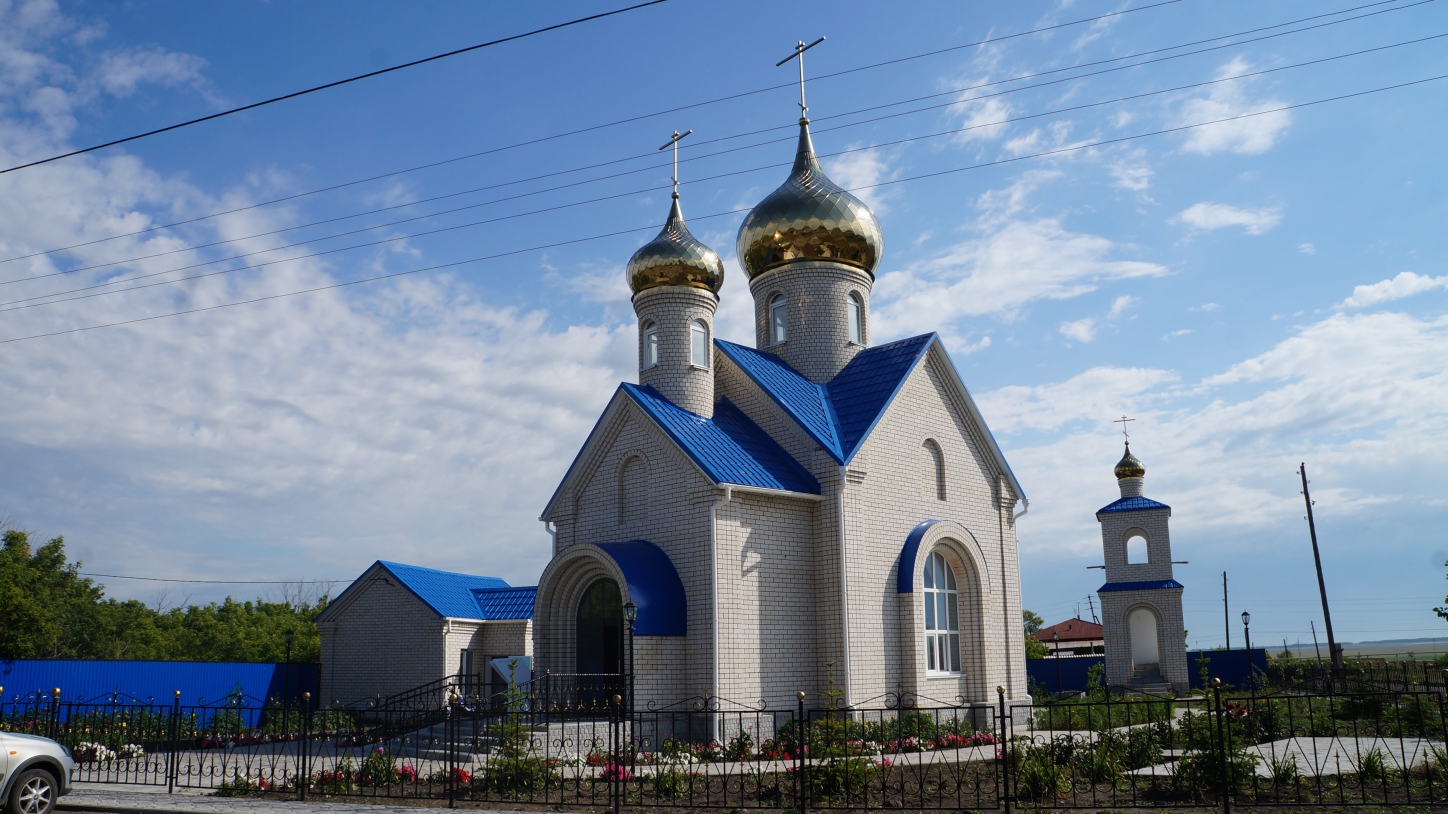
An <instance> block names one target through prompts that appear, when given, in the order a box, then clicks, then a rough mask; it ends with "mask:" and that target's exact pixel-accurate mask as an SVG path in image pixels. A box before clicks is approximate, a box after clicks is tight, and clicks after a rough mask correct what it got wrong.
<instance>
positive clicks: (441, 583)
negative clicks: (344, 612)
mask: <svg viewBox="0 0 1448 814" xmlns="http://www.w3.org/2000/svg"><path fill="white" fill-rule="evenodd" d="M377 564H378V565H380V566H382V567H383V568H385V569H387V572H388V573H390V574H392V576H394V577H396V578H397V581H398V582H399V583H401V584H402V586H403V587H404V588H406V589H407V590H409V591H412V593H413V594H414V595H415V596H417V598H418V599H421V600H422V602H423V604H424V605H427V606H428V607H429V608H431V609H432V610H433V612H434V613H436V614H437V615H439V616H452V617H455V618H459V619H477V618H478V602H477V599H475V598H474V597H473V590H474V589H475V588H507V587H509V586H508V583H506V582H504V581H503V580H501V579H498V578H497V577H481V576H473V575H471V574H455V573H453V572H451V571H438V570H435V569H432V568H423V567H421V566H417V565H404V564H402V563H400V562H387V561H385V560H378V561H377ZM340 598H341V597H338V599H340Z"/></svg>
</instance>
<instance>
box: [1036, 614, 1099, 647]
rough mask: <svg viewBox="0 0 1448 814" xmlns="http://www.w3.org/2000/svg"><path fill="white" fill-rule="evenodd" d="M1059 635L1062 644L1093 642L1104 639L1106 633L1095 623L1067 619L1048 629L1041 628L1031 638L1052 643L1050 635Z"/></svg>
mask: <svg viewBox="0 0 1448 814" xmlns="http://www.w3.org/2000/svg"><path fill="white" fill-rule="evenodd" d="M1053 633H1059V634H1061V638H1060V641H1063V642H1094V641H1100V640H1101V639H1103V638H1105V636H1106V631H1105V628H1103V627H1102V626H1101V625H1098V624H1096V623H1095V622H1088V621H1086V620H1085V619H1079V618H1078V619H1067V620H1066V621H1064V622H1060V623H1057V624H1054V625H1051V626H1050V627H1043V628H1041V629H1040V630H1038V631H1036V632H1035V633H1032V634H1031V636H1032V637H1033V638H1036V639H1040V640H1041V641H1043V642H1049V641H1053V639H1052V638H1051V634H1053Z"/></svg>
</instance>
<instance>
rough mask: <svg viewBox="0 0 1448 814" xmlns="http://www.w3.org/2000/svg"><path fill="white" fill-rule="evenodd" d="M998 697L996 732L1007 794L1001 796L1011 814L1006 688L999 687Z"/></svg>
mask: <svg viewBox="0 0 1448 814" xmlns="http://www.w3.org/2000/svg"><path fill="white" fill-rule="evenodd" d="M996 697H997V698H999V699H1000V710H999V711H998V712H997V715H998V716H999V722H998V723H997V724H996V730H997V731H998V732H1000V742H1001V743H1000V760H1001V789H1002V790H1003V791H1004V792H1005V793H1004V794H1002V795H1001V802H1002V803H1003V804H1004V805H1005V814H1011V756H1010V748H1011V741H1010V733H1009V732H1008V731H1007V730H1006V688H1005V687H1000V686H997V687H996Z"/></svg>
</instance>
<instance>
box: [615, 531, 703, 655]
mask: <svg viewBox="0 0 1448 814" xmlns="http://www.w3.org/2000/svg"><path fill="white" fill-rule="evenodd" d="M598 547H599V548H601V549H603V550H604V552H605V553H607V554H608V556H610V557H612V558H613V561H614V562H615V563H618V569H619V570H620V571H622V572H623V578H624V582H626V583H628V598H629V601H630V602H633V603H634V605H635V606H636V607H637V608H638V611H639V615H638V618H637V619H636V620H634V629H633V632H634V635H635V636H683V635H685V634H686V633H688V629H689V624H688V610H689V605H688V601H687V598H686V596H685V594H684V583H683V582H681V581H680V580H679V572H678V570H677V569H676V568H674V562H673V560H670V559H669V555H668V554H665V553H664V550H663V549H662V548H659V547H658V546H656V545H654V544H653V543H651V542H649V541H648V540H629V541H628V542H626V543H599V544H598Z"/></svg>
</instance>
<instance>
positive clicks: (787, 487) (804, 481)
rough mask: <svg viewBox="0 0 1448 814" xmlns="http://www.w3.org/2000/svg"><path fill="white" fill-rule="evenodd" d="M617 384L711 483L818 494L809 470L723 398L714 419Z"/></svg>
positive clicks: (640, 389)
mask: <svg viewBox="0 0 1448 814" xmlns="http://www.w3.org/2000/svg"><path fill="white" fill-rule="evenodd" d="M620 387H621V388H622V389H623V391H624V392H625V393H627V394H628V395H629V397H630V398H632V399H633V400H634V402H635V403H636V404H638V405H639V406H640V407H642V408H643V410H644V412H645V413H647V414H648V415H649V417H650V418H652V419H654V421H656V422H658V425H659V426H660V427H661V428H663V430H664V432H666V433H668V434H669V437H670V438H672V439H674V443H676V444H678V445H679V448H680V449H682V450H683V451H684V453H685V454H686V455H688V456H689V457H690V458H691V459H693V461H694V463H696V464H698V466H699V468H700V469H702V470H703V471H704V473H705V474H706V475H708V476H709V478H710V479H711V480H713V481H714V482H715V483H734V484H739V485H740V486H758V487H762V488H765V489H781V490H784V491H788V492H805V493H808V494H812V495H817V494H819V493H820V485H819V482H818V481H816V480H815V479H814V476H813V475H811V474H810V473H809V470H807V469H805V468H804V467H803V466H800V464H799V462H798V461H796V460H795V459H794V458H791V457H790V455H789V453H788V452H785V451H784V447H781V446H780V445H779V443H778V442H776V441H775V440H774V439H773V438H770V437H769V435H768V434H766V433H765V432H764V430H762V429H760V428H759V426H758V425H756V424H755V423H754V422H753V421H750V420H749V417H748V416H746V415H744V413H742V412H740V410H739V408H738V407H735V406H734V405H733V404H731V403H730V402H729V400H728V399H720V400H719V402H718V403H717V404H715V405H714V417H713V418H704V417H703V416H700V415H695V414H694V413H691V412H689V411H688V410H685V409H684V408H682V407H678V406H675V405H674V403H673V402H671V401H669V400H668V399H666V398H664V397H663V396H662V395H661V394H660V393H659V391H657V390H655V389H653V388H652V387H649V386H647V385H643V386H641V385H636V384H623V385H620Z"/></svg>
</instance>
